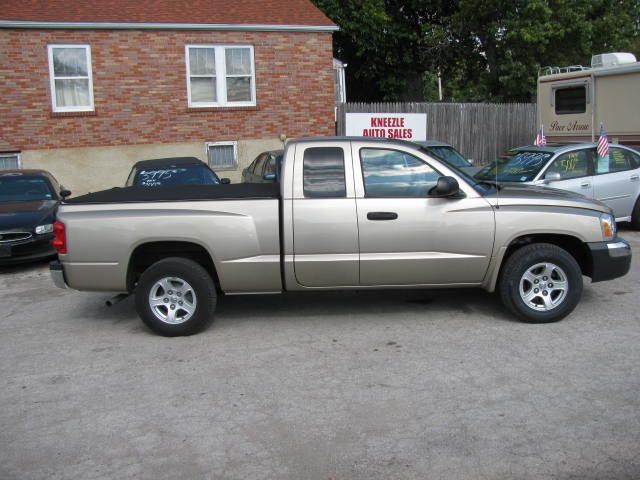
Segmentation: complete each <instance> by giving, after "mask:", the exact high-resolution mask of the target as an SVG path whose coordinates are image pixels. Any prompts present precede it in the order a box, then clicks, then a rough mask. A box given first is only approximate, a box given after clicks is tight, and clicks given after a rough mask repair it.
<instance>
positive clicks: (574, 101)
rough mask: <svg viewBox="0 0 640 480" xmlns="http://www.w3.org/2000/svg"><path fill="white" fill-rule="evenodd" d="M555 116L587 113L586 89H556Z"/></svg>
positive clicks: (581, 87)
mask: <svg viewBox="0 0 640 480" xmlns="http://www.w3.org/2000/svg"><path fill="white" fill-rule="evenodd" d="M555 104H556V114H558V115H564V114H569V113H584V112H586V111H587V89H586V87H583V86H580V87H569V88H558V89H556V90H555Z"/></svg>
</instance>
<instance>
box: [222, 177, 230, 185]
mask: <svg viewBox="0 0 640 480" xmlns="http://www.w3.org/2000/svg"><path fill="white" fill-rule="evenodd" d="M220 183H221V184H223V185H229V184H230V183H231V180H229V179H228V178H226V177H225V178H221V179H220Z"/></svg>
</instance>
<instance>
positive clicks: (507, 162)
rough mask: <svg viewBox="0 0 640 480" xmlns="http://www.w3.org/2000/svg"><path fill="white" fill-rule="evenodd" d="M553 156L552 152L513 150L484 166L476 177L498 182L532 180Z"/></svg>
mask: <svg viewBox="0 0 640 480" xmlns="http://www.w3.org/2000/svg"><path fill="white" fill-rule="evenodd" d="M551 157H553V153H550V152H536V151H511V152H509V153H508V154H506V155H505V156H503V157H500V158H498V159H496V160H495V161H493V162H492V163H490V164H489V165H487V166H486V167H484V168H483V169H482V170H480V171H479V172H478V173H476V174H475V177H476V178H477V179H479V180H491V181H498V182H530V181H532V180H533V179H534V178H535V177H536V175H538V172H540V170H541V169H542V167H544V166H545V165H546V164H547V162H548V161H549V160H550V159H551Z"/></svg>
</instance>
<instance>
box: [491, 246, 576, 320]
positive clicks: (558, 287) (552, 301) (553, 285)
mask: <svg viewBox="0 0 640 480" xmlns="http://www.w3.org/2000/svg"><path fill="white" fill-rule="evenodd" d="M498 291H499V294H500V298H501V299H502V303H503V304H504V305H505V307H506V308H507V309H508V310H509V311H511V313H513V314H514V315H516V316H517V317H518V318H520V319H521V320H523V321H525V322H527V323H550V322H557V321H559V320H562V319H563V318H564V317H566V316H567V315H569V314H570V313H571V312H572V311H573V309H574V308H575V307H576V305H577V304H578V302H579V301H580V297H581V296H582V271H581V270H580V266H579V265H578V262H576V260H575V258H573V256H572V255H571V254H570V253H569V252H567V251H566V250H564V249H562V248H560V247H557V246H556V245H552V244H549V243H534V244H531V245H527V246H524V247H522V248H520V249H519V250H516V251H515V252H514V253H513V255H511V256H510V257H509V258H508V259H507V261H506V263H505V265H504V267H503V269H502V272H501V275H500V283H499V285H498Z"/></svg>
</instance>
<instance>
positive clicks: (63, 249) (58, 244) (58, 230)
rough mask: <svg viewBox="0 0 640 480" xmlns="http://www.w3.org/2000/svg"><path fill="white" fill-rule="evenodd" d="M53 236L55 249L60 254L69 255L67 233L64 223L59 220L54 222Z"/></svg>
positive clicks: (52, 242) (52, 243)
mask: <svg viewBox="0 0 640 480" xmlns="http://www.w3.org/2000/svg"><path fill="white" fill-rule="evenodd" d="M53 234H54V237H53V240H52V241H51V245H53V248H55V249H56V251H57V252H58V253H61V254H65V253H67V231H66V228H65V226H64V223H62V222H60V221H58V220H56V221H55V222H53Z"/></svg>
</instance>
